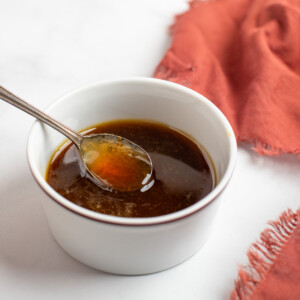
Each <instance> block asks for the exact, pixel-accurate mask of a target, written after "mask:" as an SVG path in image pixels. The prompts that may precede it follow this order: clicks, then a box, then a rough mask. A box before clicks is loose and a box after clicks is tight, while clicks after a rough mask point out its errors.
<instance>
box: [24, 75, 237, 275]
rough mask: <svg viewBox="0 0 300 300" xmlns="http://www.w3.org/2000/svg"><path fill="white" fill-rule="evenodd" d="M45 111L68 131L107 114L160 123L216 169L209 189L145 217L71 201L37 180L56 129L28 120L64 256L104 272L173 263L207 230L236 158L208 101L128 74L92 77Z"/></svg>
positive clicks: (36, 169) (33, 159)
mask: <svg viewBox="0 0 300 300" xmlns="http://www.w3.org/2000/svg"><path fill="white" fill-rule="evenodd" d="M46 112H47V113H48V114H50V115H51V116H53V117H55V118H56V119H58V120H60V121H61V122H63V123H65V124H66V125H68V126H69V127H71V128H72V129H74V130H81V129H83V128H86V127H88V126H90V125H93V124H97V123H100V122H103V121H108V120H114V119H145V120H154V121H159V122H163V123H166V124H168V125H170V126H172V127H175V128H178V129H180V130H183V131H185V132H186V133H188V134H190V135H191V136H192V137H194V139H196V140H197V141H198V142H199V143H200V144H201V145H202V146H203V147H204V148H205V149H206V150H207V152H208V153H209V155H210V157H211V158H212V161H213V164H214V166H215V170H216V173H217V180H218V183H217V185H216V187H215V188H214V189H213V191H212V192H211V193H210V194H209V195H207V196H206V197H205V198H203V199H201V200H200V201H199V202H197V203H195V204H194V205H192V206H190V207H188V208H186V209H183V210H181V211H178V212H175V213H172V214H168V215H163V216H158V217H151V218H122V217H115V216H109V215H104V214H100V213H96V212H93V211H90V210H87V209H84V208H82V207H79V206H77V205H76V204H73V203H72V202H70V201H68V200H67V199H65V198H63V197H62V196H61V195H59V194H58V193H57V192H55V191H54V190H53V189H52V188H51V187H50V186H49V185H48V184H47V182H46V181H45V172H46V168H47V165H48V162H49V159H50V157H51V155H52V154H53V152H54V151H55V150H56V149H57V147H58V146H59V144H61V143H62V142H63V140H65V138H64V136H62V135H61V134H60V133H58V132H56V131H54V130H53V129H52V128H50V127H48V126H46V125H43V124H41V123H40V122H38V121H36V122H35V123H34V125H33V127H32V129H31V131H30V134H29V139H28V147H27V153H28V161H29V165H30V168H31V171H32V174H33V176H34V178H35V179H36V181H37V183H38V184H39V186H40V187H41V189H42V190H43V191H44V192H45V193H46V194H47V195H48V196H46V195H43V194H42V193H41V200H42V203H43V207H44V210H45V214H46V217H47V220H48V223H49V227H50V229H51V231H52V233H53V235H54V237H55V239H56V241H57V242H58V243H59V244H60V245H61V247H62V248H63V249H65V251H66V252H68V253H69V254H70V255H71V256H73V257H74V258H76V259H77V260H79V261H81V262H82V263H84V264H86V265H89V266H91V267H93V268H97V269H100V270H103V271H106V272H111V273H118V274H128V275H129V274H130V275H136V274H146V273H152V272H157V271H161V270H164V269H167V268H170V267H172V266H174V265H176V264H179V263H181V262H183V261H184V260H186V259H187V258H188V257H190V256H192V255H193V254H194V253H195V252H196V251H197V250H198V249H199V248H200V247H201V246H202V245H203V244H204V242H205V241H206V240H207V238H208V237H209V236H210V233H211V231H210V229H211V225H212V223H213V220H214V217H215V215H216V212H217V208H218V204H219V200H220V198H221V197H220V196H221V194H222V192H223V191H224V189H225V187H226V185H227V184H228V182H229V180H230V177H231V174H232V172H233V169H234V163H235V158H236V151H237V148H236V140H235V136H234V133H233V130H232V128H231V126H230V124H229V122H228V121H227V119H226V118H225V117H224V115H223V114H222V113H221V112H220V110H219V109H218V108H217V107H216V106H215V105H213V104H212V103H211V102H210V101H209V100H207V99H206V98H205V97H203V96H201V95H200V94H198V93H196V92H194V91H192V90H191V89H188V88H186V87H183V86H181V85H178V84H174V83H171V82H167V81H163V80H158V79H152V78H130V79H121V80H113V81H105V82H100V83H96V84H92V85H89V86H86V87H83V88H80V89H77V90H76V91H74V92H72V93H69V94H68V95H66V96H64V97H62V98H60V99H58V100H57V101H56V102H55V103H53V104H52V105H51V106H50V107H49V108H48V109H47V110H46Z"/></svg>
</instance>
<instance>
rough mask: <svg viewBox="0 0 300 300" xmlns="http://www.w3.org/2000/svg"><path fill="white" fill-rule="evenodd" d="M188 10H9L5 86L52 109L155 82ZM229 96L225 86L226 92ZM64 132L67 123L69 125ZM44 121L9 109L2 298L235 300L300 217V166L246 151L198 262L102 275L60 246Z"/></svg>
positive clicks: (42, 6) (0, 195)
mask: <svg viewBox="0 0 300 300" xmlns="http://www.w3.org/2000/svg"><path fill="white" fill-rule="evenodd" d="M187 7H188V5H187V3H186V1H185V0H148V1H147V0H126V1H122V0H111V1H105V0H98V1H97V0H88V1H80V0H76V1H75V0H60V1H59V0H52V1H39V0H29V1H18V0H0V84H1V85H3V86H5V87H7V88H8V89H11V90H12V91H14V92H15V93H16V94H18V95H20V96H22V97H23V98H25V99H27V100H28V101H29V102H31V103H33V104H34V105H36V106H38V107H39V108H42V109H43V108H45V107H47V106H48V105H49V104H51V103H52V101H53V100H54V99H56V98H57V97H59V96H61V95H63V94H65V93H66V92H68V91H70V90H72V89H74V88H77V87H79V86H82V85H84V84H86V83H90V82H95V81H99V80H103V79H113V78H118V77H127V76H151V75H152V74H153V70H154V68H155V66H156V65H157V64H158V62H159V60H160V59H161V58H162V56H163V54H164V52H165V51H166V50H167V48H168V45H169V43H170V37H169V35H168V27H169V25H171V24H172V22H173V16H174V15H175V14H177V13H180V12H183V11H184V10H186V9H187ZM216 88H217V87H216ZM62 121H63V120H62ZM32 123H33V118H32V117H30V116H28V115H27V114H25V113H23V112H21V111H19V110H17V109H16V108H14V107H12V106H10V105H8V104H7V103H5V102H3V101H0V139H1V147H0V170H1V172H0V298H1V299H3V300H7V299H30V300H31V299H42V300H43V299H108V300H111V299H112V300H113V299H146V300H147V299H149V300H150V299H151V300H153V299H164V300H166V299H172V300H176V299H188V300H193V299H195V300H196V299H198V300H200V299H201V300H218V299H228V297H229V293H230V290H231V289H232V288H233V282H234V278H235V276H236V272H237V266H238V263H245V262H246V250H247V248H248V246H249V245H250V244H251V243H252V242H253V241H254V240H255V239H256V238H258V237H259V233H260V232H261V230H263V229H264V227H265V225H266V222H267V221H268V220H271V219H275V218H277V217H278V216H279V214H280V213H281V212H282V211H283V210H285V209H286V208H288V207H290V208H292V209H296V208H297V207H299V206H300V199H299V190H300V184H299V179H300V160H299V159H298V158H297V157H296V156H293V155H284V156H281V157H261V156H259V155H257V154H256V153H255V152H253V151H252V150H250V147H249V146H247V145H242V146H240V147H239V150H238V160H237V166H236V169H235V173H234V176H233V178H232V181H231V183H230V185H229V187H228V188H227V190H226V193H225V195H224V198H223V202H222V205H221V209H220V211H219V214H218V218H217V223H216V227H215V231H214V234H213V235H212V236H211V239H210V240H209V241H208V243H207V244H206V245H205V246H204V247H203V248H202V249H201V250H200V251H199V252H198V253H197V254H196V255H194V256H193V257H192V258H190V259H189V260H187V261H186V262H184V263H183V264H181V265H179V266H177V267H174V268H172V269H170V270H167V271H164V272H160V273H157V274H151V275H145V276H132V277H128V276H116V275H111V274H106V273H103V272H101V271H97V270H93V269H90V268H88V267H86V266H84V265H82V264H81V263H79V262H77V261H76V260H74V259H73V258H71V257H70V256H69V255H67V254H66V253H65V252H64V251H63V250H62V249H61V248H60V246H59V245H58V244H57V243H56V242H55V240H54V238H53V237H52V235H51V233H50V231H49V228H48V226H47V222H46V219H45V215H44V212H43V210H42V206H41V201H40V199H41V197H46V196H45V195H44V194H43V192H42V191H41V190H40V189H39V188H38V186H37V184H36V183H35V181H34V180H33V178H32V176H31V173H30V171H29V168H28V164H27V158H26V141H27V135H28V131H29V129H30V127H31V124H32Z"/></svg>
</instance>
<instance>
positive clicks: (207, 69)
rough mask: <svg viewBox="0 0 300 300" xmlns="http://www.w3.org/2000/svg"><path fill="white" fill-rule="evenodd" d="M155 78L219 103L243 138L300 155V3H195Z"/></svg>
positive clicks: (179, 21) (271, 151)
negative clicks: (188, 89) (188, 88)
mask: <svg viewBox="0 0 300 300" xmlns="http://www.w3.org/2000/svg"><path fill="white" fill-rule="evenodd" d="M154 76H155V77H157V78H161V79H166V80H170V81H173V82H177V83H179V84H182V85H185V86H187V87H190V88H192V89H194V90H195V91H197V92H199V93H201V94H203V95H204V96H206V97H207V98H208V99H210V100H211V101H212V102H213V103H215V104H216V105H217V106H218V107H219V108H220V109H221V111H222V112H223V113H224V114H225V115H226V117H227V118H228V120H229V121H230V123H231V125H232V127H233V129H234V131H235V133H236V137H237V140H238V141H246V142H251V143H253V144H254V149H255V150H256V151H257V152H259V153H261V154H268V155H278V154H281V153H297V154H300V1H299V0H214V1H205V2H202V1H193V2H191V4H190V9H189V10H188V11H187V12H186V13H184V14H182V15H180V16H177V18H176V21H175V24H174V25H173V26H172V43H171V47H170V49H169V50H168V51H167V53H166V55H165V56H164V58H163V59H162V61H161V62H160V64H159V65H158V67H157V68H156V71H155V74H154Z"/></svg>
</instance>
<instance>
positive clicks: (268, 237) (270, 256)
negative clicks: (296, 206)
mask: <svg viewBox="0 0 300 300" xmlns="http://www.w3.org/2000/svg"><path fill="white" fill-rule="evenodd" d="M248 258H249V265H248V266H245V267H241V268H240V270H239V278H238V279H237V281H236V283H235V290H234V291H233V292H232V294H231V298H230V299H231V300H299V299H300V210H298V211H297V212H296V213H293V212H292V211H291V210H288V211H286V212H284V213H283V214H282V215H281V216H280V218H279V220H278V221H276V222H271V223H270V228H267V229H265V231H263V232H262V234H261V236H260V241H258V242H256V243H255V244H253V245H252V246H251V248H250V250H249V252H248Z"/></svg>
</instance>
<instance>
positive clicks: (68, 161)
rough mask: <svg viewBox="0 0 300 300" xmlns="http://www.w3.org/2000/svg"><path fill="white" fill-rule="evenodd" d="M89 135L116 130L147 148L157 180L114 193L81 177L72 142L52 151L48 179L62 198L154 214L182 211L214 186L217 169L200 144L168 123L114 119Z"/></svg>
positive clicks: (105, 209) (100, 208) (127, 213)
mask: <svg viewBox="0 0 300 300" xmlns="http://www.w3.org/2000/svg"><path fill="white" fill-rule="evenodd" d="M89 133H112V134H116V135H119V136H122V137H125V138H127V139H129V140H131V141H133V142H134V143H136V144H138V145H139V146H141V147H142V148H144V149H145V150H146V151H147V152H148V154H149V155H150V157H151V160H152V162H153V166H154V184H153V185H152V186H151V187H150V188H148V189H147V190H146V191H143V190H140V191H135V192H123V193H122V192H110V191H105V190H103V189H101V188H100V187H98V186H96V185H95V184H93V183H92V182H91V181H90V180H89V179H88V178H86V177H84V176H82V175H81V161H80V157H79V153H78V151H77V149H76V148H75V146H74V145H67V146H66V145H64V146H62V147H60V148H59V149H58V150H57V152H56V153H55V154H54V156H53V159H52V161H51V163H50V164H49V167H48V170H47V175H46V180H47V182H48V183H49V184H50V185H51V186H52V187H53V188H54V189H55V190H56V191H57V192H58V193H60V194H61V195H62V196H63V197H65V198H67V199H69V200H70V201H72V202H74V203H75V204H77V205H79V206H82V207H85V208H87V209H90V210H93V211H96V212H101V213H104V214H109V215H115V216H122V217H153V216H159V215H164V214H168V213H172V212H175V211H178V210H181V209H184V208H186V207H188V206H190V205H192V204H194V203H195V202H197V201H199V200H200V199H201V198H203V197H204V196H206V195H207V194H208V193H209V192H210V191H211V190H212V188H213V185H214V178H213V172H212V170H211V168H210V166H209V164H208V163H207V161H206V159H205V157H204V155H203V154H202V152H201V150H200V148H199V146H198V145H197V144H196V143H195V142H193V141H192V140H191V139H190V138H188V137H187V136H186V135H184V134H182V133H180V132H178V131H177V130H174V129H172V128H170V127H168V126H165V125H163V124H159V123H152V122H146V121H132V120H123V121H112V122H107V123H102V124H99V125H97V126H95V127H94V128H93V129H92V130H89Z"/></svg>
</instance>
